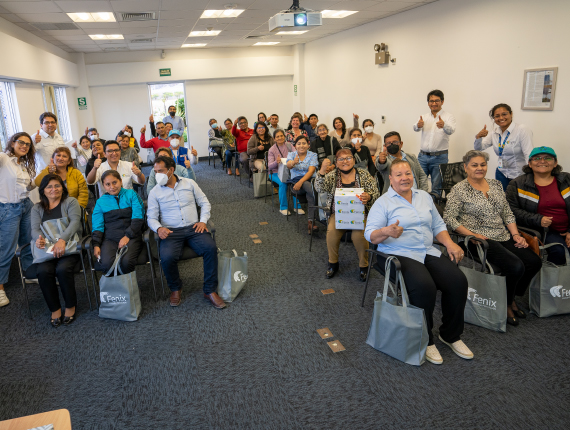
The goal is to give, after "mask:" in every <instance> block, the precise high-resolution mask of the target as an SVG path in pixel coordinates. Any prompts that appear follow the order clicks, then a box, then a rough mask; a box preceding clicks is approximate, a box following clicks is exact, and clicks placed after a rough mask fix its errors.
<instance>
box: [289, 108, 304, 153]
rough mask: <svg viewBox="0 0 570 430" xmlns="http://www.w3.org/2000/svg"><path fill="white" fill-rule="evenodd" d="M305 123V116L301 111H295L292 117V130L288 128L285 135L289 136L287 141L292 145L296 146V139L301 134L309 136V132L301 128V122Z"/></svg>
mask: <svg viewBox="0 0 570 430" xmlns="http://www.w3.org/2000/svg"><path fill="white" fill-rule="evenodd" d="M302 123H303V117H302V116H301V114H300V113H297V112H295V113H294V114H293V116H292V117H291V130H287V131H286V132H285V137H286V138H287V142H289V143H290V144H291V145H293V146H295V141H296V139H297V138H298V137H299V136H304V137H306V138H307V141H308V139H309V137H308V136H307V132H306V131H305V130H303V129H302V128H301V124H302Z"/></svg>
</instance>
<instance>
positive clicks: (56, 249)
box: [53, 239, 65, 258]
mask: <svg viewBox="0 0 570 430" xmlns="http://www.w3.org/2000/svg"><path fill="white" fill-rule="evenodd" d="M63 254H65V240H63V239H59V240H58V241H57V242H56V243H55V245H54V246H53V256H54V257H55V258H59V257H63Z"/></svg>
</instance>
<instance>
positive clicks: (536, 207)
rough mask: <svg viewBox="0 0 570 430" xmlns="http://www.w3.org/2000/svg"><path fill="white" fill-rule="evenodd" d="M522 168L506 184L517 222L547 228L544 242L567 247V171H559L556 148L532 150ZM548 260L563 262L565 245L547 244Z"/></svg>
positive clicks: (569, 200) (569, 180) (569, 243)
mask: <svg viewBox="0 0 570 430" xmlns="http://www.w3.org/2000/svg"><path fill="white" fill-rule="evenodd" d="M523 172H524V175H522V176H519V177H518V178H516V179H514V180H513V181H511V183H510V184H509V186H508V187H507V200H508V202H509V205H510V207H511V210H512V211H513V213H514V214H515V217H516V219H517V224H519V225H522V226H524V227H529V228H532V229H535V230H538V231H542V230H543V229H547V233H546V240H545V242H546V243H561V244H562V245H564V246H566V247H570V234H568V233H569V231H570V223H569V215H570V174H569V173H566V172H563V171H562V166H561V165H559V164H558V160H557V156H556V152H554V149H552V148H549V147H548V146H541V147H538V148H534V149H533V150H532V152H531V153H530V157H529V160H528V164H527V165H526V166H524V167H523ZM548 261H550V262H552V263H554V264H556V265H564V264H565V263H566V253H565V252H564V249H563V248H562V247H561V246H552V247H550V248H548Z"/></svg>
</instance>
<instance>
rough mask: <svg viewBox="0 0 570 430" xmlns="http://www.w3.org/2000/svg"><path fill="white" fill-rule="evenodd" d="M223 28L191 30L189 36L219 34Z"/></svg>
mask: <svg viewBox="0 0 570 430" xmlns="http://www.w3.org/2000/svg"><path fill="white" fill-rule="evenodd" d="M221 32H222V30H208V31H191V32H190V34H189V35H188V37H200V36H217V35H218V34H220V33H221Z"/></svg>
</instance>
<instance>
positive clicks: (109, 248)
mask: <svg viewBox="0 0 570 430" xmlns="http://www.w3.org/2000/svg"><path fill="white" fill-rule="evenodd" d="M101 182H102V183H103V187H104V188H105V194H103V195H102V196H101V197H99V199H98V200H97V204H96V205H95V209H94V210H93V218H92V223H93V235H92V244H93V255H95V258H97V259H98V260H99V259H100V268H101V270H102V271H103V273H106V272H108V271H109V269H110V268H111V267H112V266H113V262H114V261H115V255H116V254H117V250H119V249H121V248H123V247H124V246H127V252H126V253H125V254H124V256H123V258H122V259H121V263H120V270H121V271H122V272H123V274H127V273H131V272H132V271H133V270H135V266H136V263H137V258H138V256H139V254H140V252H141V249H142V246H143V242H142V227H143V224H144V205H143V202H142V200H141V199H140V197H139V196H138V194H137V193H136V192H135V191H134V190H127V189H125V188H123V182H122V180H121V175H120V174H119V172H117V171H116V170H107V171H106V172H105V173H103V175H102V176H101Z"/></svg>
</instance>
